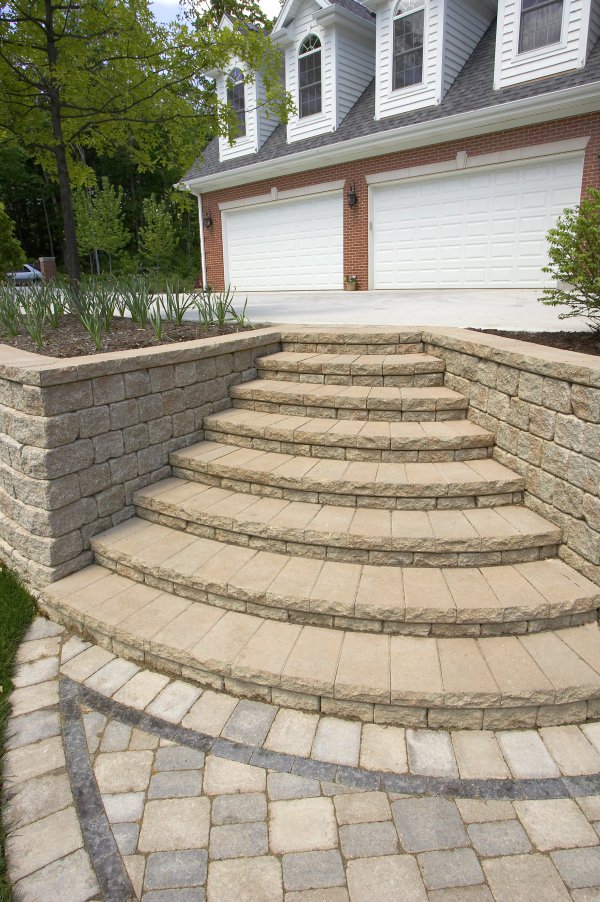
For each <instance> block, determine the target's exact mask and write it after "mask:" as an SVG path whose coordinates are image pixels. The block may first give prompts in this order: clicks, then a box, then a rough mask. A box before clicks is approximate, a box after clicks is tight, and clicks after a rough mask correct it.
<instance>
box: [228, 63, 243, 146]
mask: <svg viewBox="0 0 600 902" xmlns="http://www.w3.org/2000/svg"><path fill="white" fill-rule="evenodd" d="M227 105H228V106H229V107H231V109H232V110H233V112H234V113H235V118H236V125H235V134H234V135H233V137H234V138H244V137H245V136H246V86H245V84H244V73H243V72H242V70H241V69H232V70H231V72H230V73H229V75H228V76H227Z"/></svg>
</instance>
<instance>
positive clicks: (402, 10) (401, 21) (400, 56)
mask: <svg viewBox="0 0 600 902" xmlns="http://www.w3.org/2000/svg"><path fill="white" fill-rule="evenodd" d="M424 38H425V9H424V6H423V0H400V3H398V5H397V7H396V10H395V12H394V30H393V48H392V56H393V72H392V90H393V91H397V90H399V89H400V88H407V87H409V86H410V85H418V84H421V82H422V81H423V47H424Z"/></svg>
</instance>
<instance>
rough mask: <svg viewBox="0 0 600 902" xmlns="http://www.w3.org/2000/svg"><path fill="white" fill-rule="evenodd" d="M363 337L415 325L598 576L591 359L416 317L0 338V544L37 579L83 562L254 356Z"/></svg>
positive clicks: (533, 499) (580, 560)
mask: <svg viewBox="0 0 600 902" xmlns="http://www.w3.org/2000/svg"><path fill="white" fill-rule="evenodd" d="M313 336H314V339H313ZM332 336H334V339H333V342H332V340H331V339H332ZM365 336H368V346H369V348H370V349H371V353H376V352H377V351H376V348H377V346H379V347H380V348H383V347H385V345H386V344H387V346H388V347H389V346H391V345H392V344H394V343H395V342H396V343H397V342H398V341H403V340H404V341H407V340H408V337H411V336H413V337H416V338H417V339H418V338H419V337H421V336H422V338H423V347H424V350H426V351H428V352H429V353H432V354H435V355H438V356H440V357H442V358H443V359H444V360H445V361H446V375H445V383H446V385H447V386H448V387H450V388H454V389H456V390H458V391H461V392H464V393H465V394H466V395H467V397H468V398H469V400H470V409H469V418H470V419H472V420H473V421H474V422H476V423H478V424H479V425H481V426H483V427H484V428H487V429H490V430H491V431H493V432H494V434H495V435H496V442H497V444H496V447H495V449H494V456H495V457H496V459H497V460H499V461H500V462H501V463H504V464H506V465H507V466H509V467H511V468H512V469H514V470H515V471H517V472H518V473H520V474H522V475H523V476H524V477H525V479H526V504H527V505H528V506H529V507H531V508H533V509H534V510H536V511H538V512H539V513H540V514H541V515H543V516H545V517H547V518H548V520H550V521H552V522H554V523H556V524H557V525H559V526H561V527H562V529H563V531H564V544H563V545H562V546H561V549H560V555H561V557H562V558H563V559H564V560H565V561H567V562H568V563H569V564H571V565H572V566H575V567H577V568H578V569H580V570H581V571H582V572H583V573H585V575H586V576H588V578H590V579H592V580H594V581H595V582H597V583H600V495H599V493H600V361H599V360H598V359H597V358H594V357H590V356H586V355H583V354H573V353H569V352H564V351H557V350H554V349H552V348H545V347H542V346H540V345H526V344H524V343H523V342H516V341H512V340H509V339H505V338H499V337H496V336H493V335H483V334H478V333H475V332H468V331H466V330H461V329H433V328H422V329H420V328H415V327H411V329H410V330H404V332H402V331H401V330H400V329H398V328H396V329H392V328H385V327H372V328H368V327H367V328H365V327H355V328H352V327H344V328H343V329H342V328H340V329H337V330H336V329H332V328H324V327H320V328H318V327H302V330H301V332H300V331H299V330H297V329H294V328H293V327H287V328H267V329H260V330H256V331H254V332H251V333H244V334H241V335H237V336H225V337H222V338H218V339H213V340H203V341H196V342H187V343H185V344H180V345H171V346H169V347H163V348H161V349H154V348H146V349H142V350H139V351H131V352H126V353H122V352H114V353H110V354H103V355H97V356H94V357H80V358H72V359H70V360H56V359H54V358H49V357H42V356H39V355H35V354H27V353H25V352H22V351H19V350H17V349H14V348H11V347H7V346H1V347H0V430H1V433H2V435H1V437H0V557H1V558H2V559H3V560H4V561H5V562H6V563H7V564H9V565H10V566H11V567H12V568H14V569H15V570H16V571H17V572H18V573H19V574H20V575H21V576H22V577H23V578H25V580H26V581H27V583H28V584H29V585H30V586H33V587H40V586H43V585H46V584H48V583H49V582H52V581H54V580H57V579H60V578H61V577H63V576H65V575H67V574H68V573H71V572H73V571H75V570H77V569H79V568H81V567H83V566H85V565H86V564H88V563H90V561H91V560H92V554H91V551H90V539H91V537H92V536H93V535H95V534H97V533H98V532H102V531H103V530H105V529H107V528H109V527H110V526H112V525H115V524H116V523H118V522H120V521H121V520H124V519H126V518H128V517H130V516H131V515H132V514H133V507H132V504H131V500H132V495H133V492H134V491H135V490H136V489H138V488H140V487H142V486H144V485H147V484H149V483H150V482H155V481H157V480H159V479H162V478H164V477H166V476H169V475H170V473H171V468H170V466H169V454H170V452H171V451H174V450H176V449H179V448H182V447H186V446H188V445H190V444H192V443H193V442H195V441H199V440H200V439H202V437H203V434H202V418H203V417H204V416H205V415H206V414H209V413H213V412H216V411H218V410H222V409H224V408H226V407H229V406H231V401H230V398H229V389H230V387H231V386H232V385H234V384H236V383H239V382H242V381H247V380H249V379H252V378H254V377H255V375H256V369H255V362H256V358H257V357H259V356H263V355H265V354H270V353H273V352H275V351H278V350H279V349H280V348H281V346H282V344H283V345H284V346H290V347H292V346H296V345H298V342H301V343H304V344H306V342H307V341H308V339H309V338H310V339H311V342H310V344H311V346H312V345H313V341H314V345H315V347H316V346H317V345H319V344H322V343H324V344H325V345H326V346H327V350H328V351H330V352H331V351H333V350H335V349H336V345H342V346H343V349H344V350H347V349H348V347H353V346H355V345H357V343H359V342H360V341H362V342H363V344H364V342H365V340H366V338H365ZM419 347H421V345H420V342H419ZM323 349H324V350H325V348H323ZM340 350H342V348H340ZM386 352H388V353H389V351H386ZM359 353H364V351H362V350H361V351H360V352H359Z"/></svg>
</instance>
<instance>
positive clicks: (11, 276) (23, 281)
mask: <svg viewBox="0 0 600 902" xmlns="http://www.w3.org/2000/svg"><path fill="white" fill-rule="evenodd" d="M6 278H7V279H8V281H9V282H14V283H15V284H16V285H30V284H31V283H32V282H41V281H42V274H41V272H40V271H39V269H38V268H37V267H36V266H32V265H31V263H25V265H24V266H23V268H22V269H17V270H16V272H7V273H6Z"/></svg>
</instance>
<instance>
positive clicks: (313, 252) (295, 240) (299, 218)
mask: <svg viewBox="0 0 600 902" xmlns="http://www.w3.org/2000/svg"><path fill="white" fill-rule="evenodd" d="M342 202H343V197H342V192H341V191H338V192H334V193H327V194H318V195H312V196H311V197H308V198H303V199H302V200H289V201H288V200H283V201H276V202H275V203H272V204H271V203H268V204H258V205H256V206H253V207H246V208H243V209H239V210H229V211H227V212H225V214H224V217H223V220H224V234H223V243H224V249H225V280H226V282H227V283H228V284H229V285H231V286H232V287H235V288H237V289H238V290H240V291H282V290H288V291H289V290H294V289H295V290H302V289H307V290H308V289H327V288H338V289H339V288H343V287H344V285H343V280H344V225H343V207H342Z"/></svg>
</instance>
